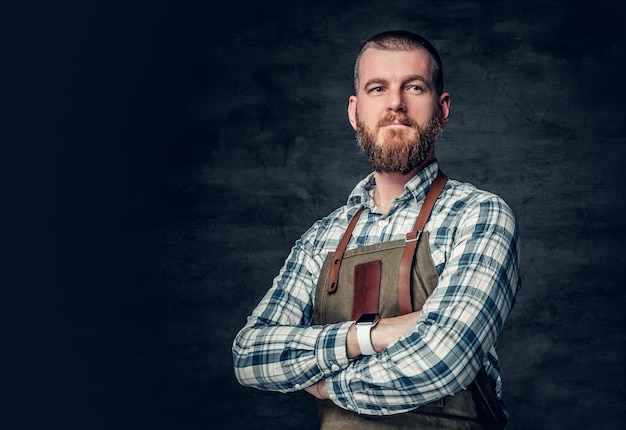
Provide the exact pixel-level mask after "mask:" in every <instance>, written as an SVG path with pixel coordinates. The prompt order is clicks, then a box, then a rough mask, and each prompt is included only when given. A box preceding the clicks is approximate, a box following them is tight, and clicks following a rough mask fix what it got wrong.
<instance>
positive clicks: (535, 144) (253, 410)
mask: <svg viewBox="0 0 626 430" xmlns="http://www.w3.org/2000/svg"><path fill="white" fill-rule="evenodd" d="M22 12H23V16H24V17H25V18H26V19H25V20H24V25H21V24H20V25H17V26H15V29H13V28H11V31H10V33H11V34H10V35H9V36H10V37H9V38H8V39H7V40H8V41H9V42H10V45H11V50H12V53H14V54H15V55H16V60H15V61H14V62H13V63H12V64H14V65H16V66H17V67H9V68H8V70H10V71H13V72H14V73H15V76H14V77H13V78H14V79H13V80H9V81H8V83H10V84H11V85H10V87H11V94H12V95H15V96H17V97H15V99H14V100H15V101H14V102H12V103H13V104H12V105H11V106H10V109H9V110H10V111H12V112H23V113H24V114H25V115H22V116H20V119H15V120H8V121H7V125H8V126H9V125H15V126H17V127H16V129H15V131H16V133H15V134H14V136H13V138H12V139H13V140H12V141H11V142H13V143H14V144H13V145H11V147H12V148H13V149H14V151H15V154H14V155H17V156H18V157H19V159H20V160H23V161H25V164H24V165H23V166H20V167H18V168H15V167H16V166H15V165H14V166H13V169H11V168H10V167H11V166H9V169H5V172H8V174H7V176H6V178H5V180H4V183H5V186H6V185H8V187H7V188H8V189H9V191H8V194H6V195H5V199H6V198H14V199H15V203H14V204H11V205H8V206H7V211H6V212H8V213H10V214H11V215H12V216H13V218H12V219H11V221H12V222H9V223H6V224H5V225H6V226H7V227H8V228H6V230H7V231H6V234H5V237H6V238H7V239H8V241H7V242H6V243H9V244H10V249H11V251H12V252H11V253H10V254H11V258H9V259H7V260H5V263H8V264H7V267H9V268H10V270H9V271H7V273H8V276H6V279H7V280H8V281H9V282H6V283H5V286H6V287H8V288H5V292H10V293H11V294H10V295H7V296H6V297H7V299H6V300H3V307H5V308H6V309H4V310H3V312H2V313H3V318H7V321H6V322H3V329H2V330H3V340H2V345H1V350H0V353H1V354H2V358H3V360H5V359H8V361H6V363H5V365H3V370H4V374H5V377H4V379H5V381H8V382H9V384H5V383H2V386H3V389H4V390H5V392H6V394H8V397H7V398H9V399H10V400H11V401H12V402H9V403H4V405H5V406H4V407H6V412H9V414H7V415H4V412H3V413H2V415H3V416H5V418H4V420H6V421H9V418H8V417H11V420H12V422H11V424H12V425H11V426H10V427H4V426H2V427H3V428H43V427H41V426H42V425H43V426H45V427H47V428H81V429H113V428H115V429H222V428H223V429H227V428H228V429H287V428H302V429H314V428H315V427H316V418H315V415H314V412H313V404H312V400H311V398H310V397H308V396H307V395H304V394H289V395H282V394H276V393H265V392H260V391H257V390H253V389H248V388H243V387H240V386H239V385H238V384H237V382H236V381H235V379H234V376H233V372H232V361H231V356H230V345H231V342H232V339H233V337H234V335H235V333H236V331H237V330H238V329H239V328H240V327H241V326H242V325H243V324H244V322H245V317H246V316H247V314H248V313H249V312H250V310H251V309H252V307H253V306H254V305H255V304H256V303H257V301H258V300H259V299H260V297H261V295H262V294H263V293H264V291H265V290H266V289H267V288H268V287H269V286H270V283H271V280H272V278H273V277H274V276H275V274H276V273H277V271H278V269H279V268H280V266H281V265H282V262H283V260H284V258H285V257H286V255H287V253H288V251H289V249H290V247H291V245H292V244H293V242H294V240H295V239H297V238H298V237H299V236H300V234H301V233H302V232H303V231H304V230H306V228H307V227H308V226H309V225H310V224H311V223H312V222H313V221H314V220H316V219H317V218H319V217H321V216H323V215H325V214H327V213H328V212H330V211H331V210H333V209H334V208H335V207H337V206H339V205H341V204H343V203H344V201H345V199H346V197H347V194H348V192H349V191H350V190H351V189H352V187H353V186H354V184H355V183H356V182H357V181H358V180H359V179H360V178H361V177H362V176H364V175H365V174H366V173H367V172H368V168H367V166H366V165H365V163H364V162H363V161H362V159H361V157H360V155H359V153H358V151H357V149H356V145H355V143H354V138H353V133H352V129H351V128H350V126H349V124H348V121H347V117H346V106H347V98H348V96H349V95H350V94H351V85H352V81H351V79H352V78H351V69H352V66H353V61H354V56H355V54H356V51H357V50H358V47H359V45H360V43H361V42H362V41H364V40H365V39H366V38H367V37H369V36H371V35H372V34H374V33H376V32H378V31H382V30H385V29H391V28H408V29H412V30H415V31H417V32H420V33H422V34H424V35H426V36H427V37H428V38H430V39H431V40H432V41H433V42H434V44H435V45H436V46H437V47H438V48H439V49H440V52H441V54H442V56H443V58H444V70H445V73H446V81H447V90H448V91H449V92H451V94H452V117H451V120H450V123H449V125H448V126H447V127H446V130H445V132H444V135H443V137H442V139H441V142H440V146H439V149H438V156H439V159H440V162H441V165H442V168H443V169H444V170H445V171H446V173H448V175H450V176H451V177H453V178H456V179H461V180H465V181H468V182H472V183H474V184H476V185H478V186H480V187H481V188H484V189H487V190H490V191H493V192H496V193H498V194H500V195H501V196H502V197H504V198H505V199H506V200H507V202H509V204H510V205H511V206H512V208H513V209H514V211H515V213H516V215H517V217H518V220H519V225H520V229H521V238H522V270H523V278H524V284H523V291H522V292H521V294H520V296H519V299H518V302H517V305H516V307H515V309H514V311H513V313H512V314H511V316H510V318H509V320H508V322H507V325H506V327H505V330H504V333H503V335H502V337H501V343H500V348H499V350H500V353H501V359H502V374H503V378H504V384H505V385H504V388H505V395H506V401H507V404H508V405H509V408H510V409H511V422H510V426H509V428H510V429H511V430H518V429H553V428H557V429H559V428H575V429H592V428H593V429H621V428H624V427H625V426H626V424H625V423H624V420H625V419H626V412H625V407H624V406H623V405H624V402H625V401H626V396H625V394H626V390H625V389H624V376H625V375H624V373H625V372H624V364H623V363H624V358H625V357H624V352H623V346H624V338H625V335H624V333H623V328H624V311H623V307H624V305H625V304H626V292H625V289H624V285H623V284H624V279H625V276H624V275H625V272H626V268H625V264H624V263H625V256H624V252H623V246H622V243H623V236H624V232H625V228H626V222H625V217H624V210H625V203H626V201H625V199H624V185H625V183H626V178H625V173H624V169H623V164H624V159H625V158H626V157H625V150H624V143H625V142H624V138H625V129H624V128H625V121H624V95H625V94H624V84H623V76H624V72H625V70H624V54H625V52H624V31H623V17H624V13H625V10H624V6H623V4H621V3H619V2H618V1H609V0H600V1H594V2H585V3H583V2H572V1H567V0H515V1H480V0H451V1H447V2H426V1H406V0H405V1H402V0H398V1H386V2H380V1H366V0H364V1H359V2H355V1H343V2H342V1H318V2H311V3H304V2H302V3H287V2H285V3H278V2H272V3H269V4H266V3H263V2H259V3H251V2H248V3H246V2H241V1H233V2H223V3H222V4H217V5H214V6H209V5H205V4H204V3H201V2H198V3H197V4H193V3H190V2H158V1H156V2H150V3H149V4H148V3H147V2H145V3H140V2H136V1H135V2H133V1H128V2H125V3H123V4H121V3H120V4H117V3H111V2H103V1H99V2H80V3H78V2H77V3H75V4H71V3H64V4H61V5H54V6H53V5H39V6H37V7H36V8H33V9H29V10H26V11H22ZM12 17H13V15H11V14H7V16H6V18H9V20H11V18H12ZM9 123H11V124H9ZM7 160H9V161H11V160H12V158H7ZM8 164H13V163H12V162H10V163H8ZM8 209H10V210H8ZM14 209H17V210H14ZM8 248H9V247H8ZM18 303H19V304H24V305H25V306H23V307H22V306H16V304H18Z"/></svg>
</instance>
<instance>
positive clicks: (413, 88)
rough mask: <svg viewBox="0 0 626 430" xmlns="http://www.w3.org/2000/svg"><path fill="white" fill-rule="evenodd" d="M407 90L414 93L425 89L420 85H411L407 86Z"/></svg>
mask: <svg viewBox="0 0 626 430" xmlns="http://www.w3.org/2000/svg"><path fill="white" fill-rule="evenodd" d="M407 91H410V92H412V93H421V92H423V91H424V89H423V88H422V87H421V86H419V85H409V86H408V87H407Z"/></svg>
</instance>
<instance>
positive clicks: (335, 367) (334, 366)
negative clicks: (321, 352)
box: [330, 363, 340, 372]
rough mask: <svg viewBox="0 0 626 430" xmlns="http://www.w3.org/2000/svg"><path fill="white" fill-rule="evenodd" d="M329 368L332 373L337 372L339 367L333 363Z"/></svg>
mask: <svg viewBox="0 0 626 430" xmlns="http://www.w3.org/2000/svg"><path fill="white" fill-rule="evenodd" d="M330 368H331V369H332V370H333V372H337V371H338V370H339V369H340V367H339V365H338V364H337V363H335V364H333V365H332V366H330Z"/></svg>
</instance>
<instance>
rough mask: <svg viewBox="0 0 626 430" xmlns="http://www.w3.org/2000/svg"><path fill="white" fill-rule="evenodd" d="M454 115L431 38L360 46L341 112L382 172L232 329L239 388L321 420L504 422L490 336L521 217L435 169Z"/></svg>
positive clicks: (449, 425)
mask: <svg viewBox="0 0 626 430" xmlns="http://www.w3.org/2000/svg"><path fill="white" fill-rule="evenodd" d="M449 115H450V95H449V94H448V93H446V92H444V91H443V71H442V65H441V60H440V57H439V54H438V53H437V51H436V50H435V48H434V47H433V46H432V45H431V44H430V43H429V42H428V41H427V40H426V39H424V38H422V37H421V36H419V35H417V34H414V33H411V32H407V31H390V32H385V33H381V34H378V35H376V36H374V37H373V38H371V39H370V40H368V41H367V42H366V43H365V44H364V45H363V47H362V49H361V51H360V53H359V55H358V56H357V60H356V65H355V95H353V96H351V97H350V99H349V104H348V117H349V120H350V124H351V125H352V127H353V128H354V129H355V131H356V136H357V141H358V143H359V145H360V146H361V148H362V150H363V153H364V154H365V156H366V158H367V160H368V162H369V163H370V164H371V167H372V169H373V173H372V174H370V175H369V176H368V177H366V178H365V179H363V180H362V181H361V182H360V183H359V184H358V185H357V186H356V188H355V189H354V190H353V192H352V193H351V195H350V196H349V199H348V202H347V204H346V205H345V206H342V207H340V208H339V209H337V210H335V211H334V212H333V213H331V214H330V215H328V216H327V217H325V218H323V219H321V220H319V221H317V222H316V223H315V224H314V225H313V226H312V227H311V228H310V229H309V230H308V231H307V232H306V233H304V235H303V236H302V237H301V238H300V239H299V240H298V241H297V242H296V244H295V246H294V247H293V249H292V251H291V253H290V255H289V257H288V258H287V260H286V262H285V265H284V266H283V268H282V269H281V271H280V273H279V274H278V276H277V277H276V278H275V280H274V283H273V286H272V288H271V289H270V290H269V291H268V292H267V294H266V295H265V297H264V298H263V299H262V300H261V302H260V303H259V304H258V306H257V307H256V309H255V310H254V311H253V312H252V315H251V316H250V317H249V318H248V322H247V324H246V325H245V327H243V329H242V330H241V331H240V332H239V333H238V334H237V337H236V338H235V340H234V343H233V357H234V366H235V373H236V376H237V378H238V380H239V382H240V383H241V384H243V385H246V386H251V387H256V388H259V389H262V390H273V391H280V392H290V391H298V390H306V391H307V392H308V393H310V394H311V395H313V396H314V397H316V398H317V399H318V402H317V403H318V413H319V416H320V422H321V426H322V428H323V429H333V428H336V429H352V428H354V429H367V428H372V429H384V428H420V429H435V428H445V429H457V428H459V429H461V428H463V429H486V428H504V426H505V424H506V415H505V413H504V412H503V411H504V408H503V406H502V403H501V380H500V374H499V365H498V359H497V354H496V351H495V346H496V343H497V340H498V336H499V334H500V332H501V330H502V328H503V325H504V322H505V320H506V318H507V316H508V314H509V312H510V311H511V308H512V307H513V303H514V300H515V297H516V295H517V292H518V289H519V287H520V283H519V275H518V243H517V227H516V224H515V219H514V216H513V214H512V212H511V210H510V208H509V207H508V206H507V205H506V203H504V202H503V201H502V199H500V198H499V197H498V196H495V195H493V194H491V193H488V192H485V191H481V190H478V189H477V188H475V187H474V186H472V185H471V184H466V183H461V182H458V181H454V180H447V177H446V176H445V175H444V174H443V172H440V170H439V165H438V162H437V160H436V158H435V141H436V139H437V137H438V136H439V134H440V132H441V129H442V128H443V127H444V126H445V124H446V123H447V121H448V118H449ZM356 320H358V321H357V322H356V323H355V321H356Z"/></svg>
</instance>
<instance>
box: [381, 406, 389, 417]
mask: <svg viewBox="0 0 626 430" xmlns="http://www.w3.org/2000/svg"><path fill="white" fill-rule="evenodd" d="M380 411H381V412H382V413H383V414H385V415H387V414H388V413H389V411H388V410H387V408H382V409H381V410H380Z"/></svg>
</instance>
